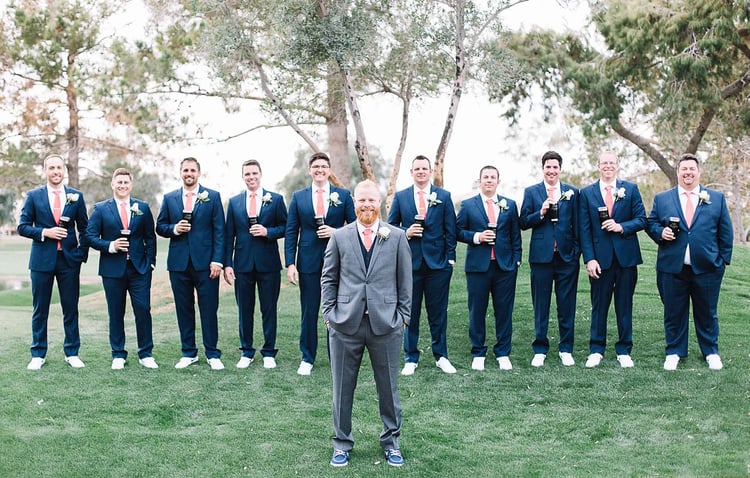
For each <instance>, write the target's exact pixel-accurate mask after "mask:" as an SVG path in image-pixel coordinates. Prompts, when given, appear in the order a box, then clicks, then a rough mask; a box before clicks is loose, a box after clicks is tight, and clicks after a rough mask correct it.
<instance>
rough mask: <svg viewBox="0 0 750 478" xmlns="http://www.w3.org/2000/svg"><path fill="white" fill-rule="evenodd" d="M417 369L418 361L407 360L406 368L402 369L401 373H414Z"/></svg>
mask: <svg viewBox="0 0 750 478" xmlns="http://www.w3.org/2000/svg"><path fill="white" fill-rule="evenodd" d="M416 369H417V362H406V363H405V364H404V368H403V369H402V370H401V375H414V371H415V370H416Z"/></svg>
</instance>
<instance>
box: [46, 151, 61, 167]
mask: <svg viewBox="0 0 750 478" xmlns="http://www.w3.org/2000/svg"><path fill="white" fill-rule="evenodd" d="M52 158H60V161H62V162H63V166H65V158H63V157H62V156H61V155H59V154H57V153H53V154H48V155H47V156H46V157H45V158H44V160H43V161H42V166H43V167H45V168H46V167H47V160H48V159H52Z"/></svg>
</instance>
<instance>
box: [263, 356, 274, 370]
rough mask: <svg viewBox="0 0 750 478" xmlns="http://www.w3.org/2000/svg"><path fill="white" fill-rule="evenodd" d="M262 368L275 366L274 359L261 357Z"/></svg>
mask: <svg viewBox="0 0 750 478" xmlns="http://www.w3.org/2000/svg"><path fill="white" fill-rule="evenodd" d="M263 368H276V359H275V358H273V357H263Z"/></svg>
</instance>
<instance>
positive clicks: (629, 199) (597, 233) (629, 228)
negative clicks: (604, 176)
mask: <svg viewBox="0 0 750 478" xmlns="http://www.w3.org/2000/svg"><path fill="white" fill-rule="evenodd" d="M599 183H600V182H599V181H597V182H595V183H594V184H591V185H589V186H586V187H585V188H583V189H581V201H580V202H581V204H580V215H579V223H580V224H579V226H580V232H581V233H580V238H581V251H582V253H583V262H584V264H585V263H587V262H588V261H590V260H592V259H596V261H597V262H598V263H599V266H600V267H601V268H602V269H609V268H610V267H611V266H612V259H613V258H614V257H617V262H619V263H620V265H621V266H622V267H633V266H637V265H638V264H642V263H643V259H642V258H641V247H640V244H639V243H638V234H637V233H638V231H641V230H643V229H645V227H646V210H645V209H644V207H643V199H641V193H640V191H638V186H637V185H636V184H634V183H631V182H628V181H620V180H617V182H616V183H615V184H616V186H615V187H616V189H617V190H620V188H622V189H623V190H624V191H625V196H624V197H622V198H620V199H617V198H616V197H615V198H613V199H614V204H613V205H612V219H614V221H615V222H616V223H618V224H619V225H621V226H622V233H614V232H608V231H605V230H603V229H602V228H601V223H600V222H599V211H598V208H600V207H604V206H605V204H604V198H603V197H602V191H601V188H600V186H599ZM617 190H616V191H612V195H613V196H615V195H616V192H617Z"/></svg>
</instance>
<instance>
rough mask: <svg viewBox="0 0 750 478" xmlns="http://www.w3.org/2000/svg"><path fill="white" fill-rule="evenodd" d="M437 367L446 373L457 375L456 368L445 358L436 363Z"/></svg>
mask: <svg viewBox="0 0 750 478" xmlns="http://www.w3.org/2000/svg"><path fill="white" fill-rule="evenodd" d="M435 365H437V367H438V368H439V369H440V370H442V371H443V372H445V373H456V367H454V366H453V364H451V361H450V360H448V359H447V358H445V357H440V360H438V361H437V362H435Z"/></svg>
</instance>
